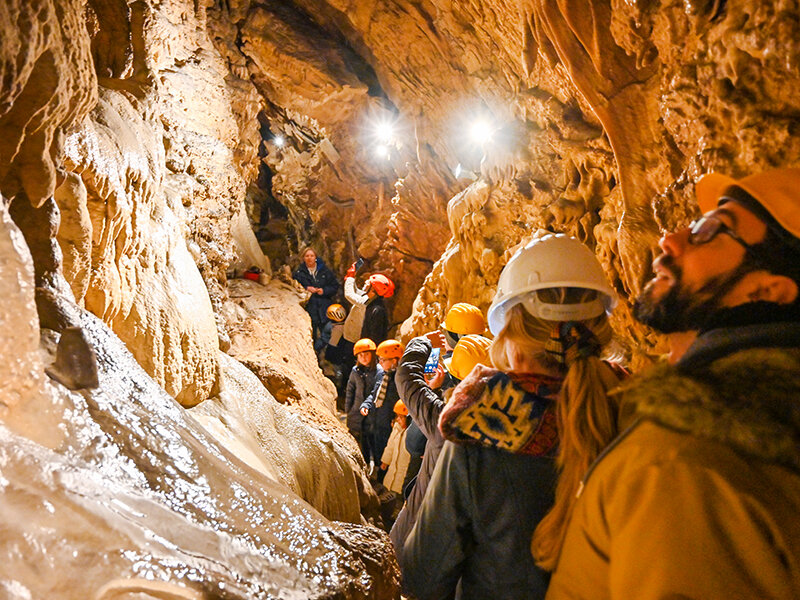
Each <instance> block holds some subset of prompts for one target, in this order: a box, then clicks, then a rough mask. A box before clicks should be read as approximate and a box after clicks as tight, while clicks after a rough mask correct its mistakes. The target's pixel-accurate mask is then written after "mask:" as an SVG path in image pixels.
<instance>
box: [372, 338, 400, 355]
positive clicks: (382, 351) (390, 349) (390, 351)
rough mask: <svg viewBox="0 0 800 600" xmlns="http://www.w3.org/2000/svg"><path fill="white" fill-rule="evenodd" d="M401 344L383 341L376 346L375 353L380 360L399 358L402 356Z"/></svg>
mask: <svg viewBox="0 0 800 600" xmlns="http://www.w3.org/2000/svg"><path fill="white" fill-rule="evenodd" d="M403 350H404V348H403V344H401V343H400V342H398V341H397V340H385V341H383V342H381V343H380V344H378V349H377V350H376V352H377V353H378V356H380V357H381V358H400V357H401V356H403Z"/></svg>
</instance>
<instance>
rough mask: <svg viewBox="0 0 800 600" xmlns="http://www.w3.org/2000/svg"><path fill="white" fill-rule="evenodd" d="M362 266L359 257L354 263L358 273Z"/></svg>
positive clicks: (361, 260)
mask: <svg viewBox="0 0 800 600" xmlns="http://www.w3.org/2000/svg"><path fill="white" fill-rule="evenodd" d="M363 266H364V259H363V258H361V257H360V256H359V257H358V260H357V261H356V271H358V270H359V269H360V268H361V267H363Z"/></svg>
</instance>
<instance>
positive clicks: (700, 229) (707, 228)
mask: <svg viewBox="0 0 800 600" xmlns="http://www.w3.org/2000/svg"><path fill="white" fill-rule="evenodd" d="M720 233H724V234H725V235H727V236H729V237H731V238H733V239H734V240H735V241H737V242H739V243H740V244H741V245H742V246H743V247H744V249H745V251H747V252H749V253H750V254H751V255H752V256H753V257H754V258H757V254H758V253H757V252H756V250H755V248H754V247H753V246H752V245H750V244H748V243H747V242H745V241H744V240H743V239H742V238H741V237H739V234H738V233H736V232H735V231H734V230H733V229H731V228H730V227H728V226H727V225H725V223H723V222H722V221H720V219H719V217H715V216H714V215H711V216H708V217H700V218H699V219H697V220H696V221H692V222H691V223H690V224H689V243H690V244H692V245H693V246H700V245H702V244H707V243H708V242H710V241H711V240H713V239H714V238H715V237H717V236H718V235H719V234H720Z"/></svg>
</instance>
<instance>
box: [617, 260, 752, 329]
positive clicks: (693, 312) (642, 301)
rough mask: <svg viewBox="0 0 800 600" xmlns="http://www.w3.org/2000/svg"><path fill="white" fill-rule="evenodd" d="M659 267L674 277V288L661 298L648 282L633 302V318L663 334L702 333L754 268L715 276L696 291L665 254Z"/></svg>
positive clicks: (742, 266)
mask: <svg viewBox="0 0 800 600" xmlns="http://www.w3.org/2000/svg"><path fill="white" fill-rule="evenodd" d="M659 261H660V267H661V268H662V269H666V270H667V271H669V273H670V274H671V275H672V277H673V282H672V286H671V287H670V289H669V290H668V291H667V293H666V294H665V295H664V296H663V297H662V298H660V299H657V298H654V297H653V282H650V283H648V284H647V285H646V286H645V288H644V290H643V291H642V293H641V294H639V296H638V297H637V298H636V300H634V303H633V316H634V318H636V320H637V321H639V322H640V323H644V324H645V325H649V326H650V327H652V328H653V329H655V330H656V331H659V332H661V333H677V332H679V331H702V330H703V329H705V326H706V324H708V323H709V322H711V321H712V319H713V317H714V316H715V314H716V313H717V312H719V310H720V309H722V308H723V306H722V304H721V302H722V299H723V298H724V297H725V296H727V294H728V292H730V291H731V289H733V287H734V286H735V285H736V284H737V283H738V282H739V280H740V279H741V278H742V277H743V276H744V275H745V274H746V273H748V272H749V271H750V270H751V269H750V268H748V267H747V266H746V265H745V264H741V265H739V267H737V268H736V269H734V270H733V271H729V272H728V273H723V274H721V275H718V276H716V277H713V278H712V279H710V280H709V281H707V282H706V283H705V284H703V285H702V286H701V287H700V289H698V290H697V291H694V292H692V291H690V290H687V289H686V287H685V286H684V285H683V280H682V278H683V272H682V271H681V269H680V268H679V267H677V266H676V265H675V264H674V262H673V260H672V257H671V256H669V255H667V254H665V255H662V256H661V258H660V259H659Z"/></svg>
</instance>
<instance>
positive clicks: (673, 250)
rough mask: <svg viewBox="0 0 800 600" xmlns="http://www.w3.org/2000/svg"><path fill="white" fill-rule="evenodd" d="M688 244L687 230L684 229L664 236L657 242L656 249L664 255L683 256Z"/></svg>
mask: <svg viewBox="0 0 800 600" xmlns="http://www.w3.org/2000/svg"><path fill="white" fill-rule="evenodd" d="M688 243H689V228H688V227H684V228H683V229H679V230H678V231H673V232H672V233H667V234H665V235H664V236H663V237H662V238H661V239H660V240H658V247H659V248H661V251H662V252H663V253H664V254H669V255H670V256H680V255H681V254H683V251H684V249H685V248H686V245H687V244H688Z"/></svg>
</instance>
